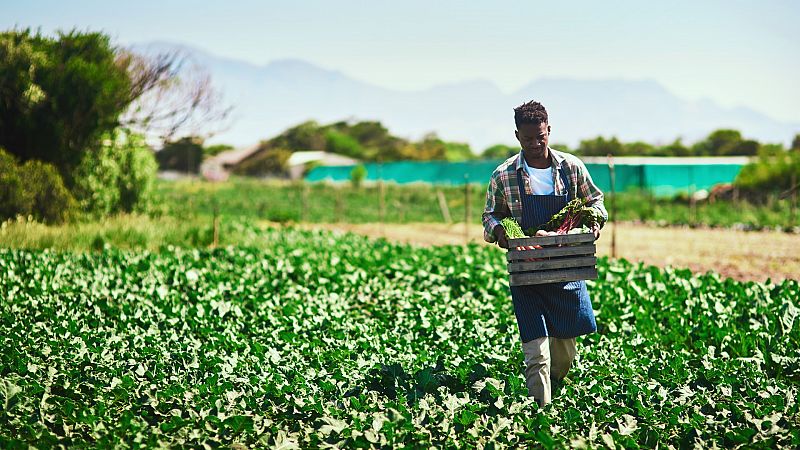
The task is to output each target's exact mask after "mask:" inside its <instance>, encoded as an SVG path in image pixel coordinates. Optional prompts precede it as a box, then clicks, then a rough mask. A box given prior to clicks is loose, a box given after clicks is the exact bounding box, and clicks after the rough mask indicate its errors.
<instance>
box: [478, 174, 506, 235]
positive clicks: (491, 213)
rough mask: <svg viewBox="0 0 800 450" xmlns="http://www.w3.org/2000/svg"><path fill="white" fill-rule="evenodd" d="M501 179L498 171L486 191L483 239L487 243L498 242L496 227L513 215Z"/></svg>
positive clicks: (493, 175)
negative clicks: (495, 233) (495, 234)
mask: <svg viewBox="0 0 800 450" xmlns="http://www.w3.org/2000/svg"><path fill="white" fill-rule="evenodd" d="M499 179H500V175H499V173H498V172H497V171H495V172H494V173H492V178H491V179H490V180H489V188H488V189H487V190H486V207H485V208H484V209H483V239H484V240H485V241H486V242H495V241H497V238H496V237H495V236H494V227H496V226H497V225H500V221H501V220H503V219H504V218H506V217H509V216H510V215H511V210H510V209H509V208H508V203H507V201H506V197H505V193H504V191H503V186H502V185H501V183H499V181H498V180H499Z"/></svg>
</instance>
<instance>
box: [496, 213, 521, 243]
mask: <svg viewBox="0 0 800 450" xmlns="http://www.w3.org/2000/svg"><path fill="white" fill-rule="evenodd" d="M500 224H501V225H503V228H505V230H506V236H507V237H508V238H509V239H518V238H524V237H525V233H523V232H522V227H520V226H519V224H518V223H517V221H516V219H514V218H513V217H506V218H504V219H503V220H501V221H500Z"/></svg>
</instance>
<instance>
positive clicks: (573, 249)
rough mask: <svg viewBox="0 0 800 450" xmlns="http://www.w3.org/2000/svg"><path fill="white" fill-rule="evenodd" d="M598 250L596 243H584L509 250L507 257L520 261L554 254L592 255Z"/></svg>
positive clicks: (510, 259)
mask: <svg viewBox="0 0 800 450" xmlns="http://www.w3.org/2000/svg"><path fill="white" fill-rule="evenodd" d="M595 251H596V248H595V245H594V244H588V245H587V244H583V245H575V246H567V247H547V248H540V249H536V250H509V251H508V254H507V255H506V256H507V259H508V260H509V261H519V260H521V259H530V258H549V257H552V256H568V255H592V254H594V253H595Z"/></svg>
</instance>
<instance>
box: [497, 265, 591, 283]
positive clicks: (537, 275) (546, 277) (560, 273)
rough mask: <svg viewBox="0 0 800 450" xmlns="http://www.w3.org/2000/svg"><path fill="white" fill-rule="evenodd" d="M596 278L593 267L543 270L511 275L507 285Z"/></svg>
mask: <svg viewBox="0 0 800 450" xmlns="http://www.w3.org/2000/svg"><path fill="white" fill-rule="evenodd" d="M596 278H597V269H596V268H594V267H592V268H588V269H586V268H580V269H567V270H544V271H541V272H528V273H516V274H511V275H510V276H509V284H510V285H511V286H526V285H531V284H544V283H560V282H565V281H578V280H594V279H596Z"/></svg>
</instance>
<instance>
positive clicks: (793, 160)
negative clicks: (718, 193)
mask: <svg viewBox="0 0 800 450" xmlns="http://www.w3.org/2000/svg"><path fill="white" fill-rule="evenodd" d="M793 180H794V182H795V183H797V182H798V181H800V151H797V150H789V151H786V150H784V149H783V147H782V146H780V145H764V146H762V147H761V149H760V150H759V156H758V159H757V160H756V161H755V162H752V163H750V164H748V165H746V166H744V167H742V170H741V172H739V175H737V177H736V180H735V181H734V185H735V186H736V187H738V188H739V189H740V190H741V191H742V192H743V193H744V194H745V195H747V196H748V197H751V198H754V199H763V197H765V196H766V195H767V194H769V193H783V192H786V191H789V190H790V189H792V188H793V186H792V181H793ZM794 188H795V189H796V186H794Z"/></svg>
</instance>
